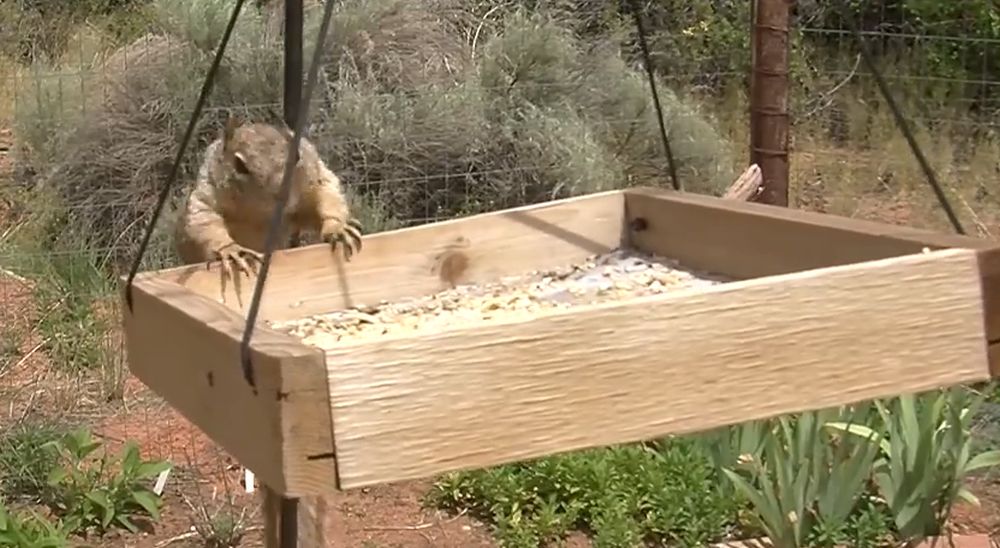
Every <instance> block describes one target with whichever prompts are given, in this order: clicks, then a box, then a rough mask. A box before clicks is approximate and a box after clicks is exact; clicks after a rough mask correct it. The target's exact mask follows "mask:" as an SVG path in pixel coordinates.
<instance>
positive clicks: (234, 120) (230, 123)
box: [222, 114, 243, 143]
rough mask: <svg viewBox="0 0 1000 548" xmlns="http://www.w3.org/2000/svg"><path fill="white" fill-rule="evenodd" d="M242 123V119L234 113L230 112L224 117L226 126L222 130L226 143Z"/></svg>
mask: <svg viewBox="0 0 1000 548" xmlns="http://www.w3.org/2000/svg"><path fill="white" fill-rule="evenodd" d="M242 125H243V119H242V118H240V117H239V116H238V115H236V114H230V115H229V117H228V118H226V128H225V130H223V134H222V137H223V141H224V142H226V143H228V142H229V141H231V140H232V139H233V135H234V134H235V133H236V128H238V127H240V126H242Z"/></svg>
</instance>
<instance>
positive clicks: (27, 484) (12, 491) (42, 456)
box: [0, 423, 62, 504]
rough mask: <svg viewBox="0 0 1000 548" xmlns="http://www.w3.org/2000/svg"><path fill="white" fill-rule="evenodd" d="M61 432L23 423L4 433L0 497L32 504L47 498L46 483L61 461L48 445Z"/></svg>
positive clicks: (0, 444)
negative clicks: (58, 460)
mask: <svg viewBox="0 0 1000 548" xmlns="http://www.w3.org/2000/svg"><path fill="white" fill-rule="evenodd" d="M61 435H62V432H61V431H60V430H59V429H58V428H55V427H53V426H50V425H48V424H39V423H22V424H19V425H16V426H13V427H11V428H10V429H8V430H7V431H6V432H3V433H2V434H0V500H7V501H10V502H24V503H29V504H30V503H38V502H41V501H42V500H43V499H44V497H45V493H46V491H47V487H46V483H45V482H46V480H47V478H48V476H49V472H50V471H52V469H53V468H54V467H55V466H56V463H57V459H56V457H55V455H53V454H52V453H50V452H49V451H46V450H45V449H44V445H45V444H46V443H48V442H51V441H54V440H57V439H59V437H60V436H61Z"/></svg>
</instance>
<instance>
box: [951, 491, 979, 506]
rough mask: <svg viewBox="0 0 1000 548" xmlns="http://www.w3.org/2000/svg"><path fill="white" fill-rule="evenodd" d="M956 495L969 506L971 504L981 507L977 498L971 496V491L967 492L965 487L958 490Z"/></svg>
mask: <svg viewBox="0 0 1000 548" xmlns="http://www.w3.org/2000/svg"><path fill="white" fill-rule="evenodd" d="M956 495H957V496H958V498H960V499H963V500H965V501H966V502H968V503H969V504H973V505H975V506H981V504H980V502H979V497H977V496H976V495H974V494H972V491H969V490H968V489H966V488H965V487H961V488H959V490H958V493H956Z"/></svg>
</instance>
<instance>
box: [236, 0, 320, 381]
mask: <svg viewBox="0 0 1000 548" xmlns="http://www.w3.org/2000/svg"><path fill="white" fill-rule="evenodd" d="M333 3H334V0H326V5H325V6H324V8H323V20H322V22H321V23H320V27H319V37H318V38H317V39H316V46H315V47H314V48H313V56H312V63H311V64H310V65H309V77H308V78H307V80H306V85H305V88H304V89H303V92H302V94H303V96H302V97H301V100H300V102H299V107H300V108H298V112H296V120H295V128H294V132H293V135H292V141H291V143H289V144H288V155H287V156H286V157H285V170H284V173H283V174H282V179H281V189H280V191H279V194H278V203H277V205H276V206H275V207H274V213H273V214H272V215H271V224H270V226H269V227H268V230H267V239H266V240H265V241H264V259H263V261H262V263H261V266H260V272H259V273H258V275H257V283H256V284H255V285H254V289H253V298H252V299H251V301H250V308H249V310H248V312H247V325H246V329H245V330H244V331H243V340H242V341H241V342H240V363H241V365H242V367H243V377H244V378H245V379H246V381H247V383H249V384H250V386H252V387H254V391H255V392H256V383H255V380H254V377H253V367H252V364H251V363H250V337H251V336H252V334H253V329H254V325H255V324H256V323H257V314H258V313H259V311H260V300H261V294H262V293H263V290H264V282H266V281H267V273H268V271H269V270H270V268H271V256H272V255H273V254H274V248H275V244H276V242H277V239H278V231H279V229H280V228H281V224H282V221H283V217H284V212H285V204H287V203H288V194H289V192H290V191H291V186H292V185H291V183H292V171H293V170H294V169H295V164H296V163H297V162H298V152H299V143H300V142H301V140H302V134H303V133H304V132H305V126H306V120H307V119H308V118H309V107H310V103H311V99H312V92H313V88H314V87H316V80H317V79H318V75H319V63H320V59H321V58H322V57H323V50H324V45H325V42H326V37H327V33H328V32H329V28H330V16H331V14H332V13H333Z"/></svg>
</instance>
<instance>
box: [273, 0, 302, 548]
mask: <svg viewBox="0 0 1000 548" xmlns="http://www.w3.org/2000/svg"><path fill="white" fill-rule="evenodd" d="M303 20H304V17H303V5H302V0H285V29H284V31H285V36H284V39H285V67H284V68H285V78H284V80H285V81H284V90H283V97H282V99H283V107H284V109H283V110H284V112H283V114H284V119H285V124H287V125H288V127H289V128H294V127H295V126H296V125H297V121H298V118H299V111H300V110H301V108H302V75H303V73H304V69H303V63H302V32H303V27H304V24H303ZM296 160H297V158H296ZM272 496H273V494H272ZM277 503H278V504H277V506H278V508H277V510H278V514H279V517H278V520H277V521H278V533H279V540H278V546H279V547H280V548H296V547H297V546H298V545H299V531H298V523H299V516H298V514H299V499H297V498H289V497H280V498H279V500H278V501H277ZM272 504H273V502H272Z"/></svg>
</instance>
